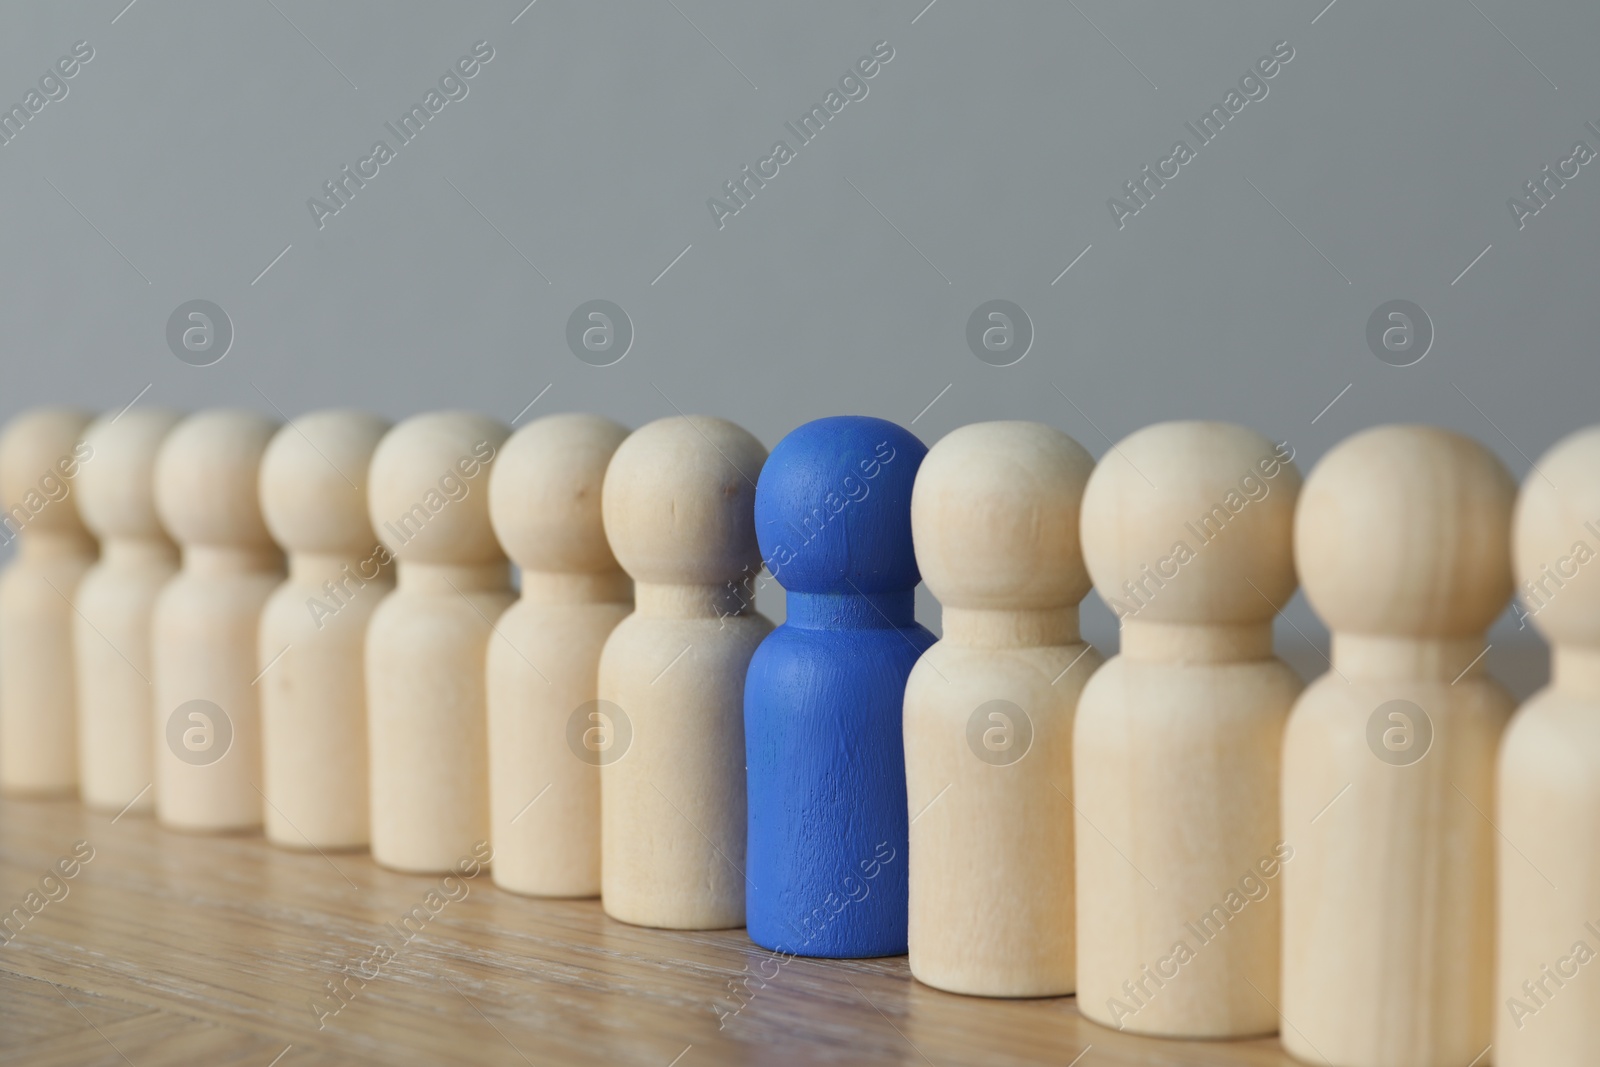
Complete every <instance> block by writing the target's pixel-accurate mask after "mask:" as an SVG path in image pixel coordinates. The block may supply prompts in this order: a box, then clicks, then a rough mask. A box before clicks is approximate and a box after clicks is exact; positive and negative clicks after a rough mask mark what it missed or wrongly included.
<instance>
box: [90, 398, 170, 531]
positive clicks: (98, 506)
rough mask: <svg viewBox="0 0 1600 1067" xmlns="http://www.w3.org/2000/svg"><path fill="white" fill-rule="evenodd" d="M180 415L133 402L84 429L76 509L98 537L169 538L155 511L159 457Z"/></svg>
mask: <svg viewBox="0 0 1600 1067" xmlns="http://www.w3.org/2000/svg"><path fill="white" fill-rule="evenodd" d="M182 420H183V416H182V415H181V414H179V413H178V412H176V411H164V410H162V409H160V408H141V407H134V408H129V409H128V410H126V411H124V412H122V413H120V414H117V415H103V416H101V417H100V418H98V419H96V420H95V421H94V422H93V423H91V424H90V426H89V428H88V429H87V430H85V431H84V434H83V443H84V445H85V446H86V447H85V453H86V461H85V462H84V463H83V464H82V467H81V469H80V471H79V472H78V510H79V511H81V512H83V521H84V523H85V524H87V525H88V527H89V529H91V530H93V531H94V534H95V536H96V537H99V538H102V539H106V538H127V539H129V540H139V541H157V542H169V541H170V540H171V538H170V537H169V536H168V534H167V530H166V527H164V526H162V525H161V516H160V515H159V514H157V512H156V457H158V456H159V455H160V454H161V446H162V444H163V443H164V442H165V441H166V439H167V436H168V435H169V434H170V433H172V430H173V427H175V426H177V425H178V423H179V422H181V421H182Z"/></svg>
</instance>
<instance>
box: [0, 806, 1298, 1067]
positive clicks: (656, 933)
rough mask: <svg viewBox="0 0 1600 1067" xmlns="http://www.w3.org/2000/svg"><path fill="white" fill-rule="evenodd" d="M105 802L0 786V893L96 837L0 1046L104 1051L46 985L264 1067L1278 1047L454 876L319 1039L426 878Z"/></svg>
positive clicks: (1126, 1064) (771, 1060)
mask: <svg viewBox="0 0 1600 1067" xmlns="http://www.w3.org/2000/svg"><path fill="white" fill-rule="evenodd" d="M112 817H113V816H111V815H107V814H103V813H93V812H90V811H89V810H87V809H85V808H83V807H80V806H79V805H77V804H75V803H72V802H70V801H18V800H7V801H0V901H3V902H5V906H9V905H10V904H11V903H12V902H15V901H17V900H19V899H20V898H21V896H22V894H23V893H24V892H26V891H27V889H28V888H29V887H33V886H37V884H38V882H39V879H40V877H41V875H42V874H43V873H44V871H45V869H46V868H47V867H49V866H51V865H53V864H54V863H55V862H56V861H57V860H58V859H59V858H61V857H62V856H63V855H65V854H67V853H69V852H70V850H71V848H72V843H73V842H74V841H77V840H88V841H90V842H92V844H93V847H94V848H95V858H94V859H93V861H92V862H90V863H89V864H87V865H85V866H83V867H82V869H81V871H80V873H79V874H78V875H77V877H75V878H74V879H72V880H71V881H70V882H69V883H68V885H69V886H70V893H69V894H68V895H67V896H66V897H65V899H62V900H60V901H59V902H57V903H51V904H49V905H48V906H46V907H45V908H44V910H43V911H41V912H40V913H39V914H38V915H37V916H35V917H34V919H33V920H32V922H31V923H30V924H29V925H28V926H27V927H26V929H25V930H24V932H23V933H22V934H21V936H19V937H17V938H16V939H14V940H13V941H12V942H11V943H10V944H9V945H6V946H4V947H0V1048H3V1049H4V1052H3V1056H4V1058H5V1059H6V1061H7V1062H11V1061H15V1062H25V1063H34V1062H41V1063H61V1064H78V1063H91V1064H102V1063H103V1064H107V1065H112V1064H116V1065H125V1064H126V1062H127V1061H126V1060H124V1059H122V1057H121V1056H120V1055H118V1054H117V1053H116V1052H114V1051H113V1050H112V1049H111V1048H110V1047H109V1046H108V1045H106V1044H105V1042H104V1041H103V1039H102V1038H101V1036H100V1035H98V1034H96V1033H95V1031H94V1029H93V1028H92V1027H91V1026H89V1025H87V1022H86V1020H85V1018H84V1017H83V1016H80V1015H79V1014H78V1011H77V1010H75V1008H74V1007H73V1006H69V1004H68V1003H66V1002H65V1001H64V1000H63V999H62V995H61V994H62V993H64V994H65V995H66V996H67V997H68V998H70V1000H71V1002H72V1005H75V1006H76V1008H77V1009H81V1010H82V1011H83V1013H84V1015H86V1016H87V1019H88V1020H89V1021H92V1022H93V1024H94V1026H98V1027H99V1028H100V1029H101V1031H102V1032H103V1033H104V1034H105V1037H106V1038H109V1039H110V1040H112V1041H114V1042H116V1044H117V1045H118V1046H120V1047H122V1048H123V1049H124V1051H126V1052H127V1053H128V1056H129V1059H131V1060H132V1062H134V1063H135V1064H137V1065H138V1067H162V1065H167V1064H172V1065H184V1067H188V1065H192V1064H195V1063H207V1064H210V1063H228V1064H233V1063H239V1064H254V1065H256V1067H266V1065H267V1064H269V1063H270V1062H271V1061H272V1060H273V1057H275V1056H277V1055H278V1054H279V1053H280V1052H283V1051H284V1049H285V1048H286V1047H288V1046H290V1045H292V1046H293V1047H292V1048H290V1049H289V1051H288V1052H287V1053H286V1054H285V1055H284V1056H283V1058H282V1059H281V1060H279V1061H278V1065H277V1067H299V1065H301V1064H307V1065H310V1064H336V1063H338V1064H343V1063H373V1064H393V1065H411V1064H418V1065H424V1064H427V1065H432V1064H439V1063H484V1064H503V1065H507V1067H526V1064H527V1063H528V1062H533V1063H538V1064H544V1063H561V1064H573V1065H585V1064H595V1065H606V1067H610V1065H615V1064H642V1065H647V1067H666V1065H667V1064H670V1063H672V1062H673V1060H674V1058H675V1057H678V1056H680V1055H681V1056H682V1058H681V1059H679V1060H678V1061H677V1067H723V1065H749V1064H762V1065H767V1064H778V1065H787V1064H840V1065H843V1064H859V1063H891V1064H894V1063H898V1064H906V1065H912V1064H915V1065H922V1067H925V1065H926V1064H927V1063H930V1062H931V1063H935V1064H938V1065H939V1067H962V1065H971V1067H1020V1065H1024V1064H1037V1063H1057V1064H1063V1065H1065V1064H1068V1063H1072V1062H1073V1060H1074V1058H1076V1057H1078V1056H1079V1055H1080V1053H1084V1052H1085V1050H1086V1049H1087V1054H1086V1055H1084V1057H1083V1059H1081V1060H1079V1061H1078V1062H1079V1067H1089V1065H1091V1064H1100V1065H1103V1067H1175V1065H1178V1064H1182V1065H1184V1067H1223V1065H1240V1067H1287V1065H1288V1064H1290V1063H1291V1061H1290V1060H1289V1058H1288V1057H1287V1056H1285V1055H1284V1054H1283V1053H1282V1052H1281V1051H1280V1050H1279V1049H1278V1047H1277V1045H1276V1042H1274V1041H1271V1040H1255V1041H1249V1042H1200V1043H1185V1042H1174V1041H1158V1040H1152V1039H1147V1038H1139V1037H1135V1036H1133V1035H1130V1034H1121V1033H1116V1032H1114V1031H1111V1030H1107V1029H1104V1028H1102V1027H1099V1026H1095V1025H1091V1024H1089V1023H1088V1022H1086V1021H1085V1020H1084V1019H1083V1018H1082V1017H1081V1016H1080V1015H1079V1014H1078V1012H1077V1010H1076V1008H1075V1003H1074V1001H1073V999H1072V998H1070V997H1066V998H1049V999H1038V1000H993V999H987V998H975V997H963V996H956V995H953V994H950V993H945V992H941V991H939V990H936V989H933V988H931V987H928V986H926V985H922V984H920V983H917V982H915V981H913V980H912V978H911V975H910V972H909V971H908V969H907V967H906V962H905V959H904V958H897V959H882V960H860V961H848V962H833V961H814V960H805V959H794V960H790V961H787V962H780V961H779V960H778V959H775V958H774V956H773V954H772V953H769V952H766V951H763V950H760V949H757V948H756V947H755V946H754V945H752V944H751V943H750V942H749V940H748V939H747V938H746V937H745V934H744V932H743V931H742V930H726V931H718V932H698V933H697V932H680V931H663V930H651V929H644V928H639V927H635V926H629V925H626V924H623V923H619V922H616V921H614V920H612V919H610V918H609V917H607V916H606V915H605V914H604V912H603V911H602V909H601V907H600V905H599V903H598V902H595V901H568V900H548V899H546V900H540V899H533V898H529V897H523V896H517V895H514V894H510V893H505V892H501V891H499V890H498V889H496V888H495V887H494V886H493V885H492V884H491V883H490V882H489V879H488V877H487V875H486V874H485V873H483V872H480V873H479V874H478V875H477V876H476V877H474V878H470V879H462V880H460V883H459V884H460V885H461V886H464V887H465V889H466V892H465V895H464V896H462V895H461V892H460V889H459V888H458V889H455V890H453V892H455V894H456V895H457V896H459V897H461V899H458V900H453V901H450V902H449V903H447V904H444V905H443V906H442V907H440V908H439V909H438V911H437V914H434V915H433V917H432V918H431V920H430V921H429V922H427V924H426V925H425V926H423V927H422V932H421V933H420V934H418V935H417V936H416V937H415V938H413V939H412V940H411V942H410V943H409V944H407V945H405V946H404V947H403V948H402V949H401V951H400V952H399V953H398V954H397V955H396V957H395V959H394V960H392V961H391V962H389V963H387V964H384V965H383V966H382V967H381V968H380V969H379V971H378V973H377V974H376V976H375V977H373V978H372V979H371V980H370V981H368V982H367V983H366V984H365V985H364V986H360V987H359V988H358V990H357V991H356V992H354V994H353V995H352V996H351V997H350V999H349V1000H348V1002H347V1003H345V1005H344V1007H343V1009H342V1010H340V1011H339V1012H338V1013H337V1014H334V1015H332V1016H331V1017H327V1018H325V1020H324V1021H325V1023H326V1025H325V1026H324V1027H323V1029H321V1030H318V1029H317V1023H318V1015H317V1014H316V1013H315V1012H314V1011H313V1010H312V1008H311V1004H312V1003H313V1000H314V998H317V997H319V996H326V995H327V989H326V986H325V985H324V983H325V982H328V981H331V980H334V979H342V978H343V977H344V975H345V973H348V972H351V971H353V970H354V966H353V965H354V964H356V963H358V962H359V961H362V960H365V959H367V958H368V957H369V956H370V954H371V953H372V951H373V946H374V945H375V944H379V943H386V944H393V943H394V935H393V934H392V933H389V932H388V927H387V924H389V923H394V922H398V921H399V920H400V919H401V917H402V916H403V915H405V914H407V913H408V912H410V911H411V909H413V908H415V907H418V906H419V905H422V903H423V901H424V900H425V899H426V895H427V894H428V893H429V892H430V891H438V890H439V888H440V882H441V878H440V876H437V875H431V876H423V875H408V874H402V873H398V872H395V871H391V870H387V869H385V868H382V867H380V866H378V865H377V864H375V863H374V862H373V861H372V860H371V858H370V857H368V856H366V855H365V854H360V853H356V854H350V853H329V854H327V855H326V856H320V855H318V854H317V853H316V852H312V851H289V850H285V849H277V848H273V847H271V846H269V845H268V844H267V843H266V842H265V840H264V839H263V838H261V837H260V836H259V835H255V834H234V835H225V836H215V835H213V836H197V835H192V834H182V833H175V832H172V831H169V830H166V829H163V828H161V827H160V826H158V825H157V824H156V823H155V822H154V821H153V820H151V819H150V818H148V817H144V816H140V815H137V814H134V813H129V814H127V815H124V816H122V817H121V818H119V819H118V820H117V821H116V822H114V823H113V822H112V821H111V818H112ZM385 939H387V940H385ZM347 965H350V966H347ZM342 968H343V969H344V970H341V969H342ZM46 983H52V984H54V985H55V986H57V987H59V989H60V991H61V992H60V993H58V992H56V991H55V990H54V989H52V988H51V986H50V985H49V984H46ZM351 985H352V987H356V983H355V982H354V981H352V983H351ZM734 989H737V990H739V992H738V993H737V994H736V993H735V992H734ZM741 1005H742V1006H741ZM719 1027H720V1029H719ZM1091 1046H1092V1047H1091ZM97 1050H99V1051H97Z"/></svg>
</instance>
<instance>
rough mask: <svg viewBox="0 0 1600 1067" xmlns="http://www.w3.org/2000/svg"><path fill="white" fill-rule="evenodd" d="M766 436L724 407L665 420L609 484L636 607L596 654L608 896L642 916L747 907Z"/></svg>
mask: <svg viewBox="0 0 1600 1067" xmlns="http://www.w3.org/2000/svg"><path fill="white" fill-rule="evenodd" d="M766 458H767V450H766V449H765V448H763V447H762V445H761V442H759V441H757V440H756V439H755V438H754V437H753V436H751V435H750V434H749V433H748V432H746V431H745V430H743V429H741V428H739V427H738V426H735V425H734V424H733V423H731V422H727V421H725V420H723V419H715V418H707V417H703V416H698V415H694V416H686V417H674V418H666V419H660V420H658V421H656V422H652V423H650V424H649V425H647V426H645V427H643V428H641V429H639V430H636V431H635V432H634V433H633V435H632V436H630V437H629V438H628V439H627V440H626V441H624V442H623V443H622V445H621V447H619V448H618V449H617V451H616V455H614V456H613V457H612V459H611V464H610V466H609V467H608V468H607V470H606V476H605V484H604V488H603V491H602V505H603V515H604V520H605V531H606V538H607V540H608V541H610V543H611V549H612V551H613V552H615V553H616V557H617V561H618V562H619V563H621V564H622V568H623V570H625V571H627V573H628V574H630V575H632V576H633V580H634V605H635V607H634V612H633V614H632V615H629V616H628V617H627V618H625V619H623V620H622V622H621V623H620V624H618V625H617V628H616V629H615V630H613V631H612V633H611V636H610V637H609V638H608V639H607V641H606V644H605V649H604V651H603V652H602V653H601V656H600V685H599V693H600V697H599V701H600V703H599V705H598V707H597V709H596V711H595V714H596V715H597V716H598V718H595V719H593V720H591V721H592V722H593V726H591V727H588V728H586V729H592V730H593V731H595V732H594V733H593V734H591V735H590V736H591V737H593V738H594V739H595V744H594V746H593V747H594V749H595V750H596V751H603V752H604V753H605V757H604V759H603V760H601V767H600V824H601V829H600V843H601V850H602V852H601V863H600V880H601V891H600V892H601V900H602V903H603V904H604V907H605V910H606V914H608V915H610V916H611V917H612V918H615V919H621V920H622V921H624V922H630V923H636V924H638V925H641V926H657V927H668V928H674V929H690V930H694V929H705V930H709V929H722V928H726V927H732V926H739V925H742V924H743V923H744V918H745V895H744V894H745V849H744V832H745V779H744V723H743V695H744V681H745V670H746V668H747V667H748V666H749V663H750V657H751V655H752V654H753V653H754V652H755V649H756V646H757V645H758V644H759V643H760V641H761V639H762V638H763V637H765V636H766V634H767V633H768V632H769V631H770V630H771V629H772V625H771V623H769V622H768V621H767V620H766V619H765V618H764V617H762V616H761V615H758V614H756V613H755V612H754V611H753V610H751V609H752V599H753V598H752V596H751V579H752V578H753V577H754V575H755V572H756V570H757V569H758V567H759V564H760V554H759V552H758V550H757V548H756V538H755V528H754V520H753V518H752V511H751V509H752V505H753V501H754V497H755V480H756V477H757V476H758V475H759V474H760V473H761V468H762V463H763V462H764V461H765V460H766Z"/></svg>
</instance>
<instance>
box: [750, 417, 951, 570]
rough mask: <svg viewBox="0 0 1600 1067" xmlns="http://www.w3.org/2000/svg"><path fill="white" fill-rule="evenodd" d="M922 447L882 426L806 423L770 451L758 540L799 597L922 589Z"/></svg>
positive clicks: (759, 492)
mask: <svg viewBox="0 0 1600 1067" xmlns="http://www.w3.org/2000/svg"><path fill="white" fill-rule="evenodd" d="M927 454H928V448H927V446H926V445H924V444H923V443H922V442H921V441H919V440H917V438H916V436H915V435H914V434H912V433H911V431H909V430H906V429H904V428H903V427H900V426H896V425H895V424H894V423H892V422H886V421H885V420H883V419H873V418H867V417H865V416H861V415H839V416H835V417H833V418H827V419H817V420H815V421H814V422H808V423H806V424H805V425H804V426H801V427H800V428H799V429H796V430H794V431H793V432H791V433H790V434H789V435H788V436H787V437H785V438H784V439H783V440H782V441H779V442H778V445H777V447H776V448H774V449H773V450H772V456H771V458H770V459H768V460H767V465H766V467H765V469H763V470H762V472H761V480H760V482H759V484H758V485H757V487H756V514H755V518H756V536H757V537H758V538H760V541H761V556H762V559H763V560H765V561H766V564H767V568H768V569H769V570H771V571H772V576H773V577H774V578H776V579H777V580H778V584H780V585H782V586H783V587H784V588H785V589H787V590H789V591H790V592H796V593H841V594H851V593H854V594H863V593H892V592H899V591H903V590H908V589H913V588H915V587H916V584H917V583H918V582H919V581H921V573H920V572H919V571H918V570H917V558H916V553H915V551H914V550H913V549H912V542H911V490H912V486H913V485H914V484H915V483H916V480H917V468H918V467H919V466H921V464H922V459H923V457H924V456H926V455H927Z"/></svg>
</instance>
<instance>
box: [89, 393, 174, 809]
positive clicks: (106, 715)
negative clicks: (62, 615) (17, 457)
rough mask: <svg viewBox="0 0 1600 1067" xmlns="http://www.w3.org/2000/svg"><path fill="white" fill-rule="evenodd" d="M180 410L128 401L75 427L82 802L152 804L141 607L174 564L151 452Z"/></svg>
mask: <svg viewBox="0 0 1600 1067" xmlns="http://www.w3.org/2000/svg"><path fill="white" fill-rule="evenodd" d="M181 417H182V416H180V415H178V414H177V413H176V412H171V411H161V410H159V409H156V408H140V407H135V408H130V409H128V410H127V411H123V412H120V413H118V414H116V415H113V416H106V417H103V418H100V419H97V420H96V421H95V422H94V424H93V425H91V426H90V427H89V429H88V430H87V431H86V432H85V433H84V438H83V440H84V444H85V445H86V446H88V450H89V451H90V452H91V453H92V455H93V462H90V463H85V464H84V465H83V466H82V469H81V470H80V472H79V474H78V494H79V496H78V506H79V508H80V510H81V511H82V512H83V519H84V522H85V523H86V524H87V525H88V527H89V529H90V530H92V531H94V533H95V535H96V536H98V537H99V538H100V546H101V553H100V562H98V563H96V564H95V565H94V567H92V568H91V569H90V571H89V573H88V574H86V575H85V576H84V579H83V584H82V585H80V586H79V587H78V595H77V598H76V601H75V603H76V606H77V609H78V612H77V619H76V622H77V629H76V638H75V647H76V653H77V667H78V776H79V780H80V781H79V788H80V791H81V792H82V794H83V802H84V803H85V804H87V805H89V806H90V807H92V808H98V809H101V810H105V811H112V812H119V811H122V810H123V809H124V808H127V809H128V810H130V811H153V810H154V809H155V795H154V794H155V789H154V785H153V783H154V782H155V762H154V761H155V743H156V742H155V735H154V723H155V705H154V697H155V693H154V691H153V689H152V687H151V676H152V673H153V672H154V669H155V668H154V666H153V664H152V662H151V649H150V613H151V612H152V611H153V610H154V608H155V602H156V597H157V596H159V595H160V593H161V590H162V588H163V587H164V586H165V585H166V584H167V582H168V581H169V580H171V578H172V576H173V575H175V574H176V573H177V572H178V546H177V545H175V544H174V543H173V542H172V539H171V538H170V537H168V536H167V531H166V529H165V528H164V527H163V526H162V525H161V518H160V516H159V515H157V514H156V483H155V468H156V457H157V455H158V454H159V453H160V451H161V445H162V443H163V442H164V441H165V440H166V438H167V435H168V434H169V433H171V432H172V428H173V427H174V426H176V425H177V424H178V421H179V419H180V418H181Z"/></svg>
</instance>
